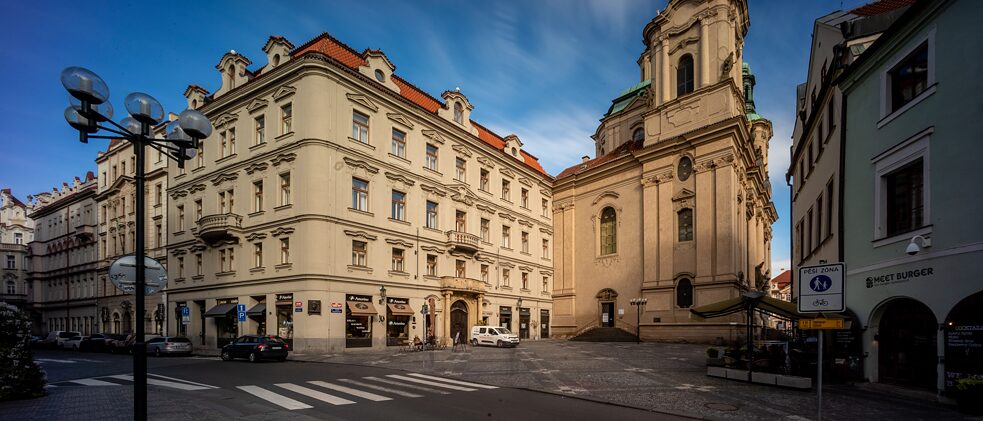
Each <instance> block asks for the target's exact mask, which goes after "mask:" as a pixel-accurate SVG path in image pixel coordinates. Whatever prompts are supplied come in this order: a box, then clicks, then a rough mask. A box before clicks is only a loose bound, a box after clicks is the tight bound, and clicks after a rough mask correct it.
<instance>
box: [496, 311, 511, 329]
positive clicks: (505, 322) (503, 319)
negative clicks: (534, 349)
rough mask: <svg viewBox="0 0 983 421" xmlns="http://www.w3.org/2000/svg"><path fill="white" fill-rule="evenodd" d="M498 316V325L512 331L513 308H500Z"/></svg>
mask: <svg viewBox="0 0 983 421" xmlns="http://www.w3.org/2000/svg"><path fill="white" fill-rule="evenodd" d="M498 314H499V316H498V325H499V326H502V327H504V328H506V329H509V330H512V307H499V308H498Z"/></svg>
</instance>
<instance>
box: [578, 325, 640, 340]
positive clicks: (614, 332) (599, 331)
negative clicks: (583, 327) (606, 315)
mask: <svg viewBox="0 0 983 421" xmlns="http://www.w3.org/2000/svg"><path fill="white" fill-rule="evenodd" d="M570 340H571V341H582V342H635V341H637V340H638V337H636V336H635V335H633V334H631V333H628V332H627V331H625V330H623V329H620V328H617V327H595V328H593V329H590V330H587V331H584V332H582V333H580V334H579V335H577V336H574V337H572V338H570Z"/></svg>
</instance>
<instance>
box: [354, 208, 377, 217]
mask: <svg viewBox="0 0 983 421" xmlns="http://www.w3.org/2000/svg"><path fill="white" fill-rule="evenodd" d="M348 211H349V212H354V213H360V214H362V215H366V216H375V214H374V213H372V212H369V211H364V210H361V209H355V208H348Z"/></svg>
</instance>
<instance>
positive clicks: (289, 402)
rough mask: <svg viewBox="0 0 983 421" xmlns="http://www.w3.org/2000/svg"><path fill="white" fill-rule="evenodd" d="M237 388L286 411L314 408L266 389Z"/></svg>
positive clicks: (252, 387) (257, 387)
mask: <svg viewBox="0 0 983 421" xmlns="http://www.w3.org/2000/svg"><path fill="white" fill-rule="evenodd" d="M236 388H237V389H239V390H241V391H243V392H246V393H249V394H251V395H253V396H256V397H258V398H260V399H263V400H265V401H267V402H270V403H273V404H276V405H279V406H280V407H283V408H284V409H290V410H294V409H308V408H313V406H310V405H308V404H306V403H303V402H300V401H296V400H293V399H290V398H288V397H286V396H283V395H281V394H279V393H274V392H271V391H269V390H266V389H263V388H262V387H259V386H236Z"/></svg>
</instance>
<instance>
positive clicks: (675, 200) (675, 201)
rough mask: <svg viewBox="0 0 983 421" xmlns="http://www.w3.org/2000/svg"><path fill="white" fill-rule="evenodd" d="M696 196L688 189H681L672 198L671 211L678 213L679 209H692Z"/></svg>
mask: <svg viewBox="0 0 983 421" xmlns="http://www.w3.org/2000/svg"><path fill="white" fill-rule="evenodd" d="M695 197H696V194H695V193H693V192H692V191H691V190H689V189H685V188H684V189H682V190H680V191H679V192H678V193H676V194H675V195H673V196H672V207H673V210H675V211H676V212H679V210H680V209H686V208H690V209H692V208H693V206H694V205H696V199H695Z"/></svg>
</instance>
